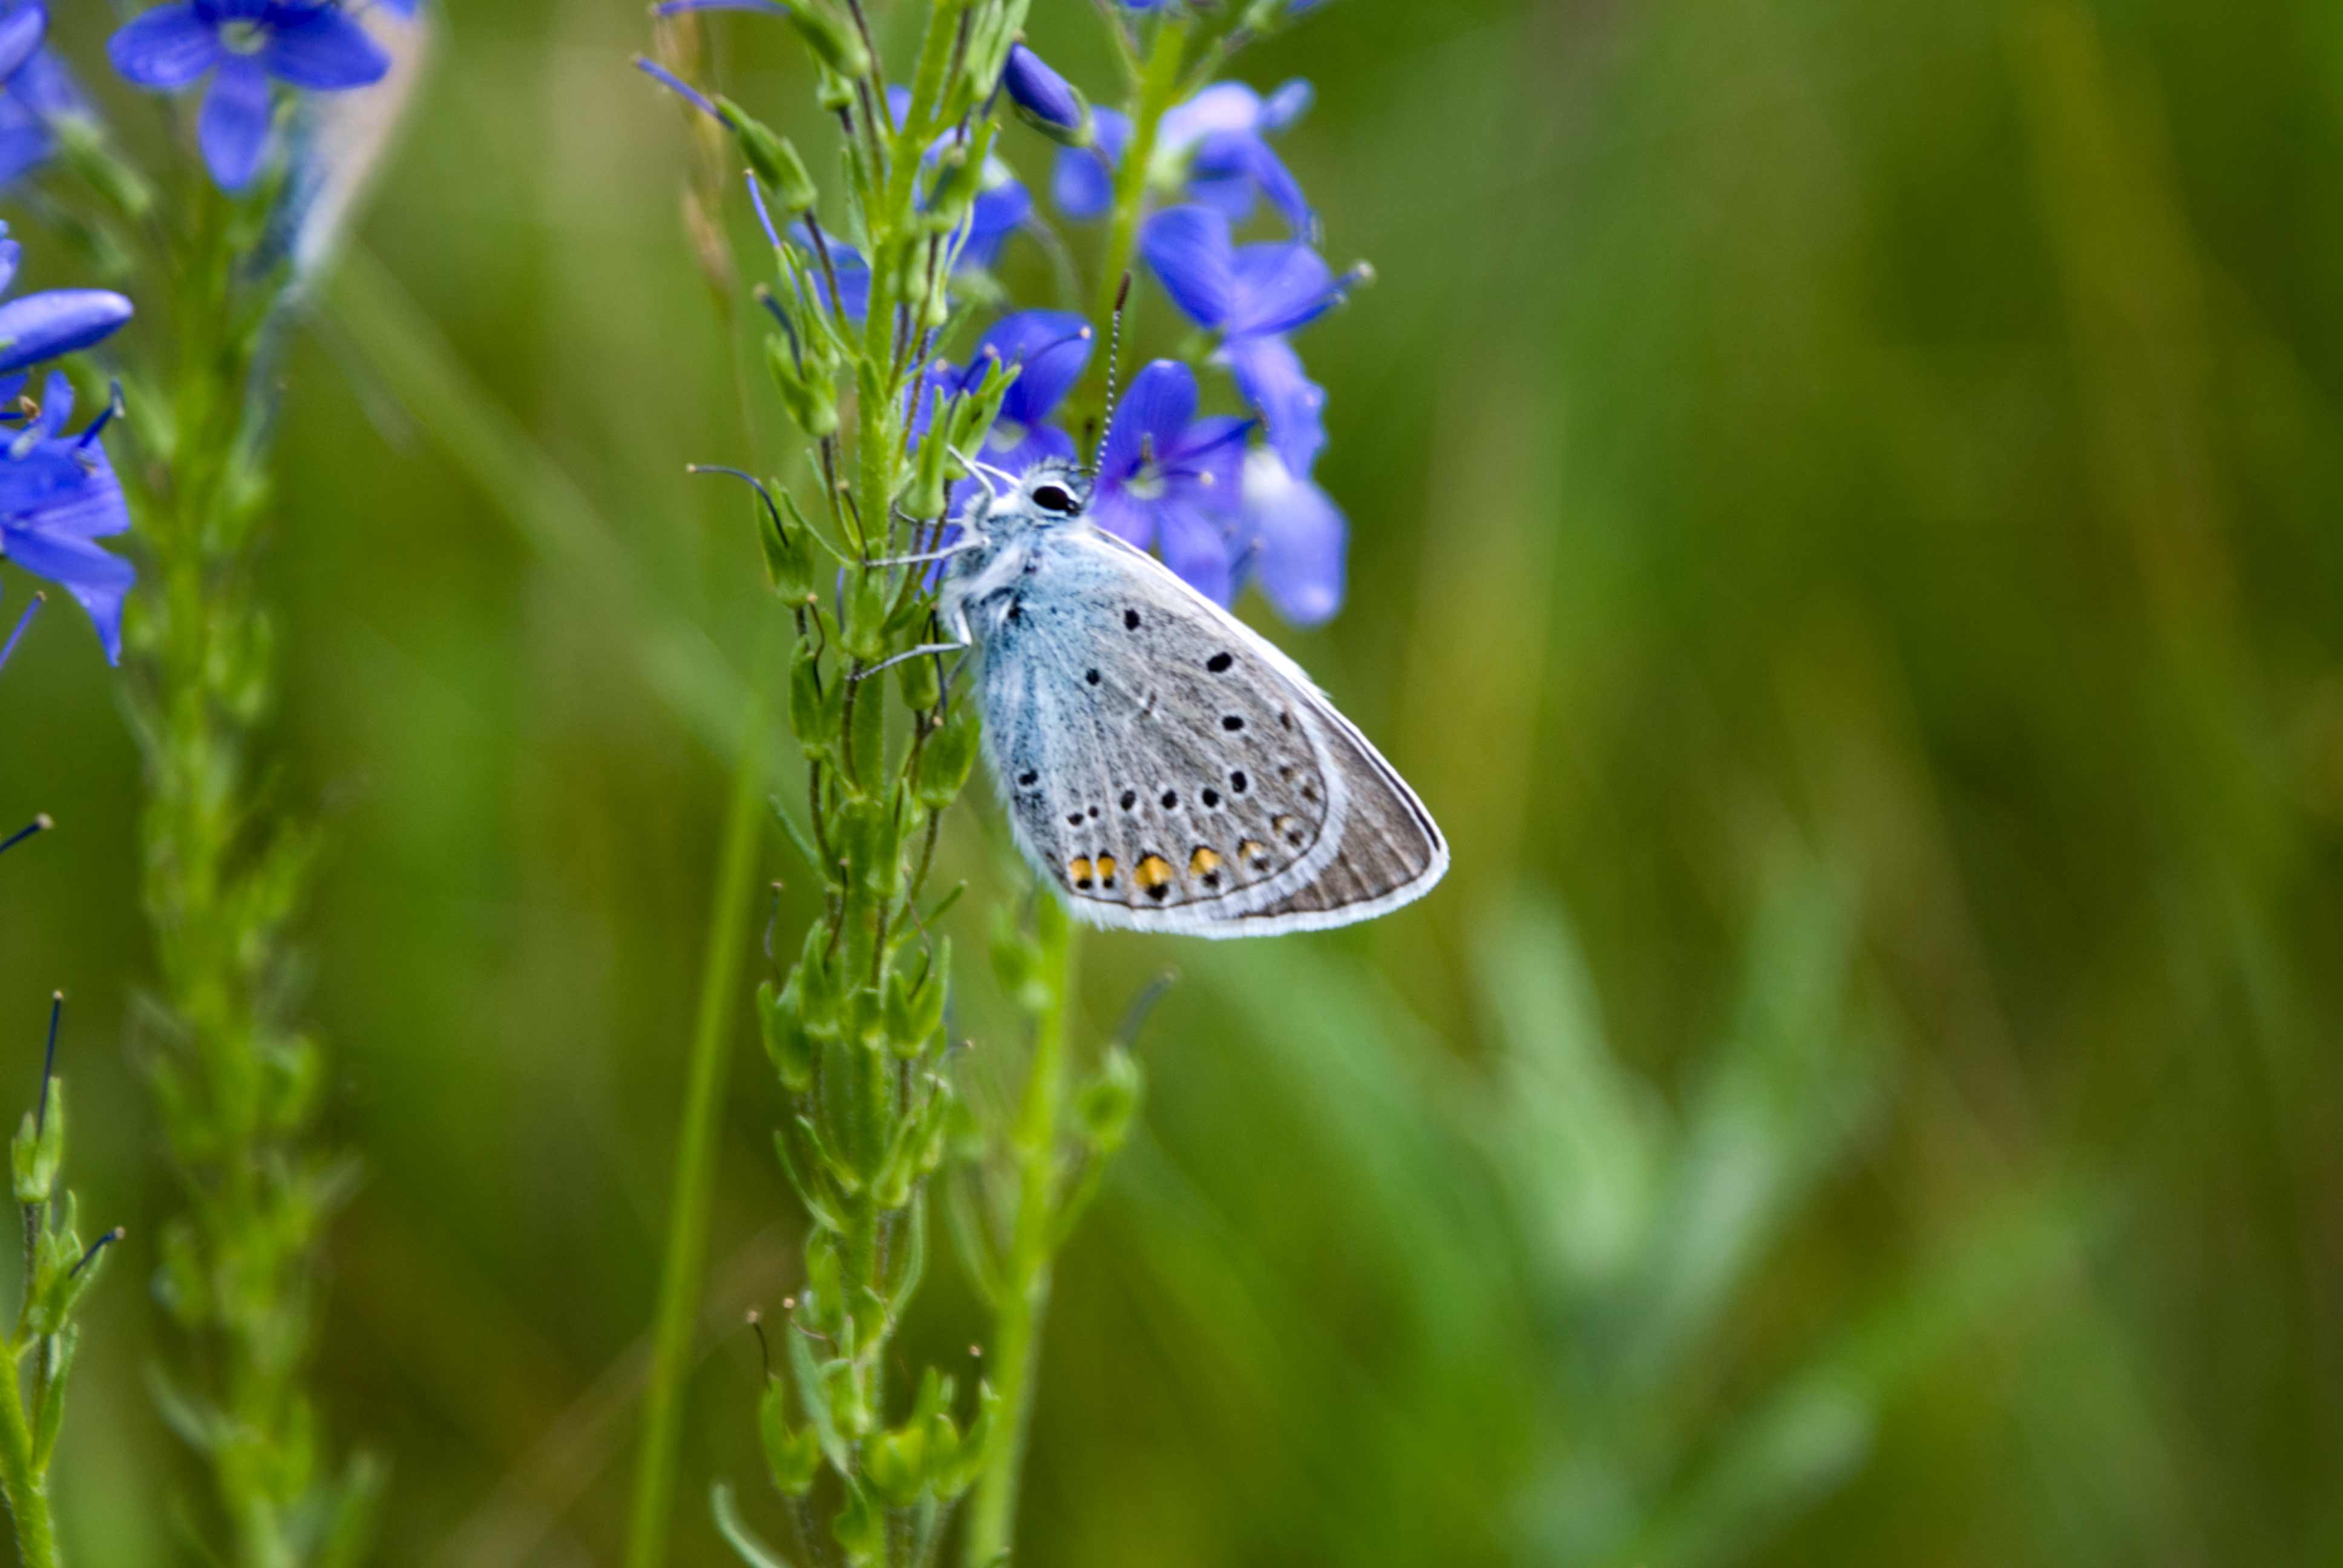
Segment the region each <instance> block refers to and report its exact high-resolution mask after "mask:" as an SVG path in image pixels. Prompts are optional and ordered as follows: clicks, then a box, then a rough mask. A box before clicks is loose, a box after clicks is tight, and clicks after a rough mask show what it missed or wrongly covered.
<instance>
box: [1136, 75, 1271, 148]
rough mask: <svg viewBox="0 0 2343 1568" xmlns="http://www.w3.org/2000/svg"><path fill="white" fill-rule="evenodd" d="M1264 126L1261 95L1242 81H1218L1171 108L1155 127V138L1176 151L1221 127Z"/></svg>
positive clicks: (1246, 128)
mask: <svg viewBox="0 0 2343 1568" xmlns="http://www.w3.org/2000/svg"><path fill="white" fill-rule="evenodd" d="M1260 126H1261V95H1260V94H1259V93H1256V92H1254V91H1253V90H1252V88H1251V87H1248V86H1246V85H1244V84H1243V83H1242V82H1215V83H1213V84H1212V85H1211V86H1209V87H1206V88H1205V89H1204V90H1203V91H1202V92H1201V93H1198V94H1197V95H1195V96H1194V97H1192V98H1191V99H1189V100H1188V101H1187V102H1186V103H1184V104H1179V105H1175V106H1173V107H1172V108H1171V109H1170V110H1168V111H1167V112H1166V113H1165V114H1164V116H1163V119H1162V122H1161V124H1160V125H1159V126H1157V128H1156V133H1155V135H1156V140H1157V142H1158V144H1159V145H1160V146H1162V147H1164V148H1165V149H1166V150H1167V151H1169V152H1171V153H1173V154H1177V153H1182V152H1184V151H1186V150H1187V149H1188V148H1189V147H1191V146H1193V145H1195V144H1196V143H1197V142H1200V141H1202V139H1203V138H1204V137H1206V136H1212V135H1214V134H1216V133H1219V132H1222V131H1242V132H1246V133H1248V134H1249V133H1251V132H1253V131H1255V130H1258V129H1259V128H1260Z"/></svg>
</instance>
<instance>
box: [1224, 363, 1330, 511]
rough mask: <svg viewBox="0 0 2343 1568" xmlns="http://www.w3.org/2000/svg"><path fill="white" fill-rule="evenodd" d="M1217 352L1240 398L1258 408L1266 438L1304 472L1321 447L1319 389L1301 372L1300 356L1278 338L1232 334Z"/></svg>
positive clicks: (1313, 463)
mask: <svg viewBox="0 0 2343 1568" xmlns="http://www.w3.org/2000/svg"><path fill="white" fill-rule="evenodd" d="M1221 358H1222V360H1223V361H1224V362H1225V363H1226V364H1227V365H1228V367H1229V374H1230V375H1231V376H1232V377H1235V378H1236V384H1237V390H1238V391H1240V392H1242V393H1243V394H1244V398H1245V401H1246V402H1248V403H1250V404H1252V406H1253V407H1256V408H1258V409H1260V410H1261V417H1262V420H1263V422H1265V423H1266V424H1267V425H1268V427H1269V444H1270V445H1271V446H1272V447H1275V448H1276V449H1277V455H1278V457H1280V458H1282V459H1283V461H1284V463H1285V466H1286V467H1288V468H1291V469H1292V470H1293V472H1295V473H1296V474H1299V475H1302V476H1303V477H1308V476H1309V473H1310V470H1311V469H1312V468H1313V467H1316V466H1317V462H1318V454H1319V453H1320V452H1322V451H1323V450H1324V449H1325V447H1326V423H1325V419H1324V417H1323V416H1324V411H1325V407H1326V393H1325V389H1324V388H1323V387H1320V386H1319V385H1318V384H1317V383H1316V382H1314V381H1312V380H1311V379H1310V377H1308V376H1306V375H1304V374H1302V357H1301V356H1300V355H1298V354H1296V353H1294V351H1293V346H1292V344H1290V343H1288V342H1287V341H1286V340H1285V339H1284V338H1282V337H1232V338H1231V339H1229V342H1228V346H1227V347H1225V348H1223V349H1222V351H1221Z"/></svg>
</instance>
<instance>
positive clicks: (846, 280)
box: [813, 239, 870, 322]
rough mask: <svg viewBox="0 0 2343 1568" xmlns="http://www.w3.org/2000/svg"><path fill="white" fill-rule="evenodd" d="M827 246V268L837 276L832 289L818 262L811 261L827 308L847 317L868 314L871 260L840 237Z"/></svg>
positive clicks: (857, 319)
mask: <svg viewBox="0 0 2343 1568" xmlns="http://www.w3.org/2000/svg"><path fill="white" fill-rule="evenodd" d="M826 243H827V244H828V245H829V246H830V270H831V271H832V272H834V273H836V274H837V276H838V286H837V287H836V288H835V289H832V288H831V287H830V282H829V279H828V278H826V277H823V276H822V271H821V263H820V260H819V259H817V260H816V261H815V263H814V268H813V270H814V276H815V277H816V278H817V279H819V280H820V283H821V294H822V297H823V299H824V301H825V302H826V303H827V304H828V305H829V306H830V309H832V310H834V311H836V312H837V313H838V314H839V315H840V316H842V317H845V318H846V319H847V320H849V321H854V322H860V320H861V319H862V318H863V317H866V316H868V315H870V263H869V262H867V261H865V260H863V259H862V253H861V252H860V251H859V250H857V249H855V248H854V247H853V246H850V245H848V244H847V243H846V242H845V241H843V240H840V239H830V240H828V241H827V242H826Z"/></svg>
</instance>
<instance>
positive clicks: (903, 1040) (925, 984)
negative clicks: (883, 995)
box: [887, 964, 944, 1060]
mask: <svg viewBox="0 0 2343 1568" xmlns="http://www.w3.org/2000/svg"><path fill="white" fill-rule="evenodd" d="M941 969H942V966H941V965H940V964H939V965H937V966H936V967H935V968H934V969H931V970H929V972H928V977H927V979H926V980H924V981H922V982H921V983H920V984H918V985H916V986H915V985H913V984H912V983H911V982H910V980H909V979H908V978H907V977H906V976H904V975H902V974H900V973H898V974H896V975H895V977H894V978H893V979H892V980H890V981H889V982H888V986H887V1044H888V1047H889V1049H890V1050H893V1051H894V1053H895V1054H896V1055H897V1056H900V1057H902V1058H903V1059H904V1060H910V1059H912V1058H915V1057H917V1056H918V1055H919V1054H920V1051H921V1050H925V1049H926V1047H927V1043H928V1041H929V1040H930V1039H932V1038H934V1036H935V1035H936V1033H937V1032H938V1031H939V1030H941V1029H942V1028H943V1026H944V981H943V976H942V974H941V972H940V971H941Z"/></svg>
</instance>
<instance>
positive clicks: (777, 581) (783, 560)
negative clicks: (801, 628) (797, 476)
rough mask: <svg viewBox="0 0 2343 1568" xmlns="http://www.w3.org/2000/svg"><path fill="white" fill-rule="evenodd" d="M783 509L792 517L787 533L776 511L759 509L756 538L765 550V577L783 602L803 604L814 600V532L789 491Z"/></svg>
mask: <svg viewBox="0 0 2343 1568" xmlns="http://www.w3.org/2000/svg"><path fill="white" fill-rule="evenodd" d="M781 505H782V506H784V507H787V508H789V526H788V528H787V529H786V530H784V528H783V527H782V523H781V519H780V517H779V514H778V512H777V511H776V510H774V509H772V508H758V522H757V537H758V538H759V541H760V542H761V543H762V544H763V546H764V549H765V576H766V578H767V580H769V581H770V582H771V583H772V585H773V591H774V592H775V593H777V594H779V595H780V597H781V598H783V599H785V600H787V601H788V602H789V603H790V604H803V603H805V602H806V600H807V599H809V598H812V597H813V530H812V529H811V528H809V527H808V526H807V525H806V520H805V514H804V513H802V512H800V511H799V510H798V504H797V502H796V501H795V500H793V499H792V498H790V496H789V492H788V491H787V490H784V491H782V492H781Z"/></svg>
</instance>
